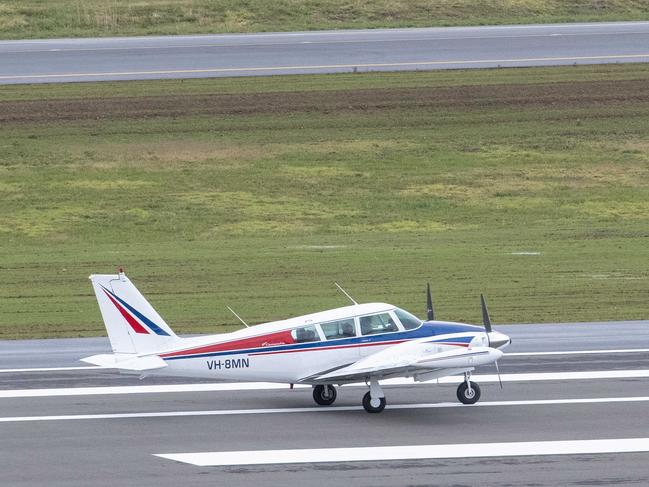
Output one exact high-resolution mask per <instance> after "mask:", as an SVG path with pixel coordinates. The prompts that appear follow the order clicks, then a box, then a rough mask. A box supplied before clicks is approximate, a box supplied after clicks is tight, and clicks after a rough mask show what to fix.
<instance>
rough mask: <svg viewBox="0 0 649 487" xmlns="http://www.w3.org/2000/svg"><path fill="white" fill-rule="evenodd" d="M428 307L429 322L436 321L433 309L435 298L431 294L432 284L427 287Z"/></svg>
mask: <svg viewBox="0 0 649 487" xmlns="http://www.w3.org/2000/svg"><path fill="white" fill-rule="evenodd" d="M426 305H427V308H426V310H427V318H428V321H432V320H434V319H435V309H434V308H433V297H432V296H431V294H430V282H429V283H428V284H427V285H426Z"/></svg>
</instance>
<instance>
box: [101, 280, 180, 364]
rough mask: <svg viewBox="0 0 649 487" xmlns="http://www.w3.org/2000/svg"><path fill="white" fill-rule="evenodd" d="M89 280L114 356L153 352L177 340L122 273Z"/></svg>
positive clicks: (166, 347) (169, 345) (167, 346)
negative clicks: (117, 354) (116, 354)
mask: <svg viewBox="0 0 649 487" xmlns="http://www.w3.org/2000/svg"><path fill="white" fill-rule="evenodd" d="M90 280H91V281H92V287H93V289H94V291H95V296H96V297H97V302H98V303H99V310H100V311H101V316H102V318H103V320H104V325H105V326H106V331H107V332H108V338H109V339H110V344H111V347H112V349H113V352H114V353H128V354H134V353H135V354H146V353H155V352H158V351H162V350H165V349H168V348H170V347H171V346H172V345H173V344H174V343H175V342H176V341H178V340H179V339H178V337H177V336H176V334H175V333H174V332H173V331H172V330H171V328H170V327H169V325H167V323H166V322H165V321H164V320H163V319H162V317H161V316H160V315H159V314H158V313H157V312H156V310H155V309H153V307H152V306H151V305H150V304H149V302H148V301H147V300H146V299H145V298H144V296H143V295H142V294H141V293H140V291H138V289H137V288H136V287H135V286H134V285H133V283H132V282H131V281H130V279H129V278H128V277H126V274H124V272H122V271H121V270H120V273H119V274H93V275H91V276H90Z"/></svg>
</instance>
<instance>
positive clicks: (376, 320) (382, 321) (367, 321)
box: [360, 313, 399, 335]
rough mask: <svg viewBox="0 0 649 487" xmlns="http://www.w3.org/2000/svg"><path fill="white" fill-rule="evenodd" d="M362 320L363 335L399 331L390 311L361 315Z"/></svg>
mask: <svg viewBox="0 0 649 487" xmlns="http://www.w3.org/2000/svg"><path fill="white" fill-rule="evenodd" d="M360 322H361V334H362V335H375V334H377V333H388V332H391V331H399V328H398V327H397V324H396V323H395V322H394V320H393V319H392V318H391V317H390V315H389V314H388V313H381V314H378V315H370V316H361V318H360Z"/></svg>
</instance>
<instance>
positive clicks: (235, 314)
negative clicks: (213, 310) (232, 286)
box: [226, 306, 250, 328]
mask: <svg viewBox="0 0 649 487" xmlns="http://www.w3.org/2000/svg"><path fill="white" fill-rule="evenodd" d="M226 308H228V309H229V310H230V313H232V314H233V315H234V316H236V317H237V319H238V320H239V321H240V322H241V323H243V324H244V325H245V326H246V328H250V325H249V324H248V323H246V322H245V321H243V318H241V316H239V315H238V314H237V313H236V311H234V310H233V309H232V308H230V307H229V306H226Z"/></svg>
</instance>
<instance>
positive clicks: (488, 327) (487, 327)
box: [480, 294, 492, 333]
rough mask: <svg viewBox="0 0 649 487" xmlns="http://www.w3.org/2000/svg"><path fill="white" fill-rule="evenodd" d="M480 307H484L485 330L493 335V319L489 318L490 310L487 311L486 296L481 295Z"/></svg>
mask: <svg viewBox="0 0 649 487" xmlns="http://www.w3.org/2000/svg"><path fill="white" fill-rule="evenodd" d="M480 305H481V306H482V323H483V324H484V328H485V330H487V333H491V331H492V329H491V319H490V318H489V310H488V309H487V303H486V302H485V300H484V296H483V295H482V294H480Z"/></svg>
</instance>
